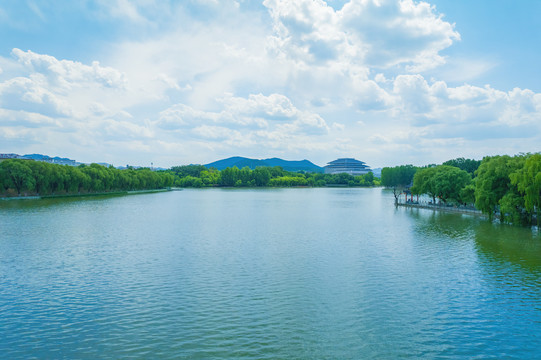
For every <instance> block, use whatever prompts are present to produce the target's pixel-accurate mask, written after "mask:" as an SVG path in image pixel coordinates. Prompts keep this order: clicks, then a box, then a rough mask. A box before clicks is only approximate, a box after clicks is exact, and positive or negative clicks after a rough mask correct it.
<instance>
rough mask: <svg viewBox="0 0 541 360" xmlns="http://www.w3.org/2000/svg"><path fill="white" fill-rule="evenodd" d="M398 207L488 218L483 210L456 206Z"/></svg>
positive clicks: (404, 205)
mask: <svg viewBox="0 0 541 360" xmlns="http://www.w3.org/2000/svg"><path fill="white" fill-rule="evenodd" d="M396 206H403V207H407V208H415V209H427V210H432V211H446V212H452V213H457V214H469V215H477V216H482V217H487V215H486V214H483V213H482V212H481V210H477V209H466V208H458V207H454V206H442V205H428V204H426V205H425V204H416V203H406V204H404V203H397V204H396Z"/></svg>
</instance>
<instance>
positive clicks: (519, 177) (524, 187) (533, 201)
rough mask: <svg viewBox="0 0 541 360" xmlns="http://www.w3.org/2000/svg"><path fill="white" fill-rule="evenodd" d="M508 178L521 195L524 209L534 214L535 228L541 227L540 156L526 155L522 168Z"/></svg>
mask: <svg viewBox="0 0 541 360" xmlns="http://www.w3.org/2000/svg"><path fill="white" fill-rule="evenodd" d="M509 177H510V178H511V183H512V184H513V185H516V186H517V188H518V190H519V191H520V193H521V194H523V197H524V207H525V209H526V210H527V211H529V212H530V213H535V214H536V218H537V226H541V154H539V153H537V154H533V155H528V156H527V158H526V160H525V162H524V165H523V166H522V168H521V169H518V170H517V171H516V172H514V173H512V174H511V175H510V176H509Z"/></svg>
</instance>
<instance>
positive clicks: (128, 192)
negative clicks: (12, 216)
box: [0, 188, 182, 201]
mask: <svg viewBox="0 0 541 360" xmlns="http://www.w3.org/2000/svg"><path fill="white" fill-rule="evenodd" d="M179 190H182V189H180V188H168V189H151V190H125V191H110V192H100V193H87V194H60V195H29V196H11V197H0V201H2V200H3V201H11V200H42V199H57V198H75V197H92V196H121V195H139V194H152V193H159V192H167V191H179Z"/></svg>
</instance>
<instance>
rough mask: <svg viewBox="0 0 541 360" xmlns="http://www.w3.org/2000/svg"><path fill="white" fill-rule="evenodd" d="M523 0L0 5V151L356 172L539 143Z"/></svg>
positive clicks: (534, 48)
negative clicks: (264, 162) (245, 161)
mask: <svg viewBox="0 0 541 360" xmlns="http://www.w3.org/2000/svg"><path fill="white" fill-rule="evenodd" d="M539 18H541V1H516V2H510V1H506V0H476V1H466V0H454V1H444V0H432V1H428V2H418V1H412V0H350V1H346V0H328V1H322V0H296V1H282V0H264V1H260V2H257V1H248V0H244V1H243V0H237V1H233V0H224V1H217V0H188V1H165V0H164V1H154V0H134V1H128V0H107V1H106V0H87V1H52V0H41V1H40V0H20V1H11V0H9V1H7V2H2V3H0V153H18V154H31V153H41V154H47V155H49V156H53V157H54V156H61V157H67V158H71V159H76V160H77V161H80V162H92V161H97V162H107V163H111V164H114V165H115V166H120V165H125V164H133V165H140V166H150V164H151V163H153V164H154V166H157V167H170V166H174V165H183V164H189V163H201V164H205V163H210V162H213V161H216V160H218V159H224V158H228V157H231V156H244V157H248V158H257V159H264V158H270V157H279V158H282V159H286V160H303V159H308V160H310V161H312V162H314V163H315V164H317V165H319V166H324V165H325V164H326V163H328V162H329V161H332V160H334V159H337V158H341V157H353V158H356V159H359V160H362V161H364V162H366V163H367V164H368V165H370V166H371V167H383V166H392V165H398V164H414V165H425V164H429V163H441V162H443V161H446V160H449V159H452V158H456V157H466V158H476V159H480V158H481V157H482V156H484V155H496V154H509V155H513V154H517V153H520V152H538V151H541V147H540V146H539V144H541V81H540V79H541V67H540V66H539V64H541V46H540V45H541V40H540V39H541V23H540V22H539Z"/></svg>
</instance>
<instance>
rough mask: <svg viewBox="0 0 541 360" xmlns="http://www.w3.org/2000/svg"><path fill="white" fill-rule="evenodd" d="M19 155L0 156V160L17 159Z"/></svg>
mask: <svg viewBox="0 0 541 360" xmlns="http://www.w3.org/2000/svg"><path fill="white" fill-rule="evenodd" d="M20 157H21V155H18V154H0V159H19V158H20Z"/></svg>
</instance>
